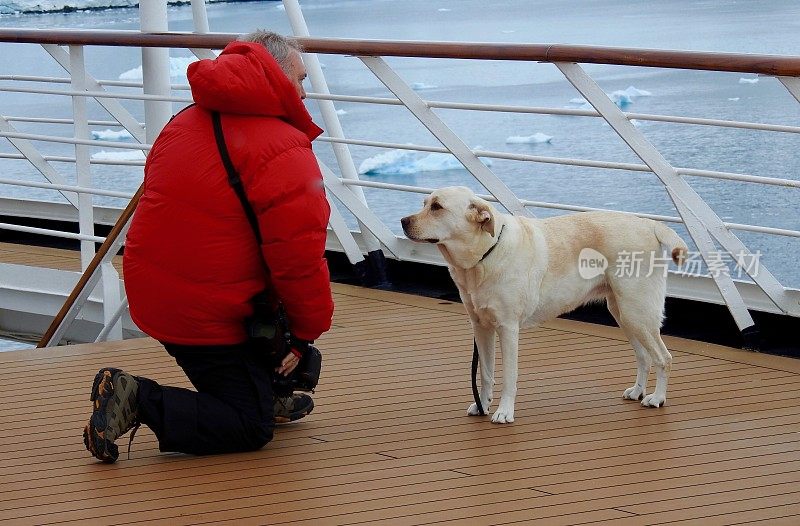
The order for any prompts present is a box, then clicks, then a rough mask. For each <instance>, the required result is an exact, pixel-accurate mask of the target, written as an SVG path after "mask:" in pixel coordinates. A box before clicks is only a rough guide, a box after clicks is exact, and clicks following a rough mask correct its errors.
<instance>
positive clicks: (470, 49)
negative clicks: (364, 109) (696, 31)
mask: <svg viewBox="0 0 800 526" xmlns="http://www.w3.org/2000/svg"><path fill="white" fill-rule="evenodd" d="M238 37H239V35H238V34H235V33H205V34H197V33H178V32H170V33H142V32H139V31H99V30H91V31H88V30H48V31H46V32H44V31H39V30H36V29H0V42H18V43H33V44H56V45H92V46H137V47H167V48H206V49H221V48H223V47H225V46H226V45H227V44H229V43H230V42H231V41H233V40H236V39H237V38H238ZM298 40H299V41H300V42H301V43H302V44H303V47H304V48H305V50H306V51H307V52H309V53H332V54H336V55H357V56H384V57H392V56H394V57H420V58H423V57H424V58H452V59H475V60H521V61H527V62H531V61H541V62H579V63H587V64H614V65H620V66H642V67H654V68H678V69H697V70H706V71H733V72H739V73H760V74H764V75H779V76H790V77H796V76H800V57H793V56H781V55H759V54H742V53H713V52H699V51H672V50H661V49H639V48H621V47H603V46H575V45H566V44H495V43H481V42H439V41H413V42H412V41H402V40H395V41H391V40H359V39H333V38H302V37H300V38H298Z"/></svg>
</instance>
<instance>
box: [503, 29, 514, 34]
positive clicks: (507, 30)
mask: <svg viewBox="0 0 800 526" xmlns="http://www.w3.org/2000/svg"><path fill="white" fill-rule="evenodd" d="M500 32H501V33H505V34H507V35H508V34H509V33H516V32H517V30H516V29H503V30H502V31H500Z"/></svg>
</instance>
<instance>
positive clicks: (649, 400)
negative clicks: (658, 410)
mask: <svg viewBox="0 0 800 526" xmlns="http://www.w3.org/2000/svg"><path fill="white" fill-rule="evenodd" d="M666 402H667V397H666V395H659V394H656V393H653V394H649V395H647V396H645V397H644V398H643V399H642V405H643V406H645V407H661V406H662V405H664V404H665V403H666Z"/></svg>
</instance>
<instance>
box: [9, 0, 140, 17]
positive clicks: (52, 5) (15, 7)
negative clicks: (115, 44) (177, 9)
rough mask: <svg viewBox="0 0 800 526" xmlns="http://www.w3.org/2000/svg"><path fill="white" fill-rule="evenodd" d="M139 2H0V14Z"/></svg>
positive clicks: (116, 5) (101, 0)
mask: <svg viewBox="0 0 800 526" xmlns="http://www.w3.org/2000/svg"><path fill="white" fill-rule="evenodd" d="M137 5H139V0H0V14H4V15H5V14H11V13H45V12H48V11H72V10H77V9H98V8H103V7H135V6H137Z"/></svg>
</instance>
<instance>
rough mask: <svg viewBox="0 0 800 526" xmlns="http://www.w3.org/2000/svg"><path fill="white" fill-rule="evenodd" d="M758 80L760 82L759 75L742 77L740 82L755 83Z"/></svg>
mask: <svg viewBox="0 0 800 526" xmlns="http://www.w3.org/2000/svg"><path fill="white" fill-rule="evenodd" d="M756 82H758V77H752V78H748V77H742V78H740V79H739V84H755V83H756Z"/></svg>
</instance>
